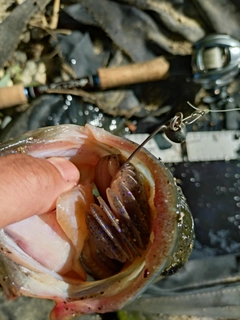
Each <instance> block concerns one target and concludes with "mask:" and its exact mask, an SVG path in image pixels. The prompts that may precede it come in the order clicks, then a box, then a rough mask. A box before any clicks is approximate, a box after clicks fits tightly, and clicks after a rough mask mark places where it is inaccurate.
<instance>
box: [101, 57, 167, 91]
mask: <svg viewBox="0 0 240 320" xmlns="http://www.w3.org/2000/svg"><path fill="white" fill-rule="evenodd" d="M169 67H170V64H169V62H168V61H167V60H166V59H165V58H163V57H159V58H156V59H153V60H150V61H147V62H141V63H135V64H132V65H131V64H130V65H125V66H121V67H112V68H101V69H99V70H98V77H99V80H100V88H101V89H103V90H104V89H109V88H114V87H119V86H123V85H130V84H135V83H141V82H149V81H156V80H161V79H164V78H166V77H167V75H168V72H169Z"/></svg>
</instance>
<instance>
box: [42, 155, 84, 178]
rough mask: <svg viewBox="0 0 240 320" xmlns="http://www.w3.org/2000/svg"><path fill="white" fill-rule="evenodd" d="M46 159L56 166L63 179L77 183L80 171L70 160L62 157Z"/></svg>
mask: <svg viewBox="0 0 240 320" xmlns="http://www.w3.org/2000/svg"><path fill="white" fill-rule="evenodd" d="M47 160H48V161H49V162H51V163H52V164H53V165H54V167H55V168H57V170H58V171H59V172H60V174H61V176H62V177H63V179H64V180H65V181H67V182H74V183H76V184H77V183H78V181H79V178H80V172H79V170H78V168H77V167H76V166H75V165H74V164H73V163H72V162H70V161H68V160H66V159H64V158H49V159H47Z"/></svg>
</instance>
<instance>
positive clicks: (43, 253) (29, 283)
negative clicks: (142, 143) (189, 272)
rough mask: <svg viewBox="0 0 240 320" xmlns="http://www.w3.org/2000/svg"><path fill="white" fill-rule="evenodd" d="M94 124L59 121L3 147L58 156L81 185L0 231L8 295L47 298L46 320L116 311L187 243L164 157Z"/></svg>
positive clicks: (188, 221) (186, 220)
mask: <svg viewBox="0 0 240 320" xmlns="http://www.w3.org/2000/svg"><path fill="white" fill-rule="evenodd" d="M136 148H137V145H136V144H135V143H133V142H131V141H129V140H126V139H124V138H120V137H117V136H114V135H112V134H110V133H108V132H106V131H105V130H103V129H99V128H96V127H94V126H91V125H88V124H87V125H85V126H84V127H79V126H76V125H59V126H55V127H46V128H41V129H37V130H34V131H31V132H28V133H26V134H24V135H22V136H21V137H19V138H16V139H13V140H11V141H9V142H7V143H4V144H1V145H0V155H1V156H6V155H9V154H14V153H24V154H27V155H30V156H33V157H39V158H49V157H53V156H54V157H65V158H67V159H69V160H70V161H72V162H73V163H74V164H75V165H76V166H77V167H78V169H79V171H80V183H79V185H78V186H77V187H75V188H74V189H72V190H70V191H68V192H66V193H64V194H62V195H61V196H60V197H59V198H58V200H57V205H56V210H55V211H54V212H49V213H45V214H43V215H40V216H33V217H31V218H28V219H25V220H23V221H20V222H17V223H14V224H12V225H10V226H7V227H6V228H4V229H2V230H0V283H1V284H2V287H3V289H4V292H5V294H6V296H7V298H9V299H11V298H16V297H18V296H21V295H26V296H31V297H38V298H44V299H52V300H54V301H56V305H55V307H54V309H53V310H52V312H51V314H50V319H51V320H54V319H56V320H63V319H68V318H70V317H72V316H76V315H81V314H88V313H105V312H111V311H114V310H118V309H120V308H122V307H123V306H124V305H125V304H126V303H128V302H130V301H132V300H133V299H135V298H136V297H137V296H139V295H140V294H141V293H142V292H143V291H144V290H145V289H146V288H147V287H148V286H149V285H150V284H151V283H152V282H153V281H154V280H156V279H159V277H163V276H165V275H169V274H172V273H174V272H176V271H177V270H178V269H179V268H180V267H181V266H182V265H183V264H184V263H185V262H186V261H187V259H188V256H189V254H190V252H191V249H192V244H193V221H192V217H191V214H190V211H189V208H188V206H187V204H186V201H185V198H184V196H183V194H182V192H181V190H180V188H179V187H178V186H177V185H176V182H175V180H174V178H173V177H172V175H171V173H170V171H169V170H168V169H167V168H166V167H165V165H164V164H163V163H162V162H161V160H159V159H156V158H155V157H153V156H152V155H151V154H150V153H149V152H148V151H147V150H146V149H144V148H141V150H139V151H138V152H137V153H136V154H135V155H134V156H133V157H132V158H131V159H130V160H128V158H129V156H130V155H131V154H132V153H133V151H134V150H135V149H136Z"/></svg>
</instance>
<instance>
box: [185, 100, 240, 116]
mask: <svg viewBox="0 0 240 320" xmlns="http://www.w3.org/2000/svg"><path fill="white" fill-rule="evenodd" d="M187 104H188V105H189V106H190V107H191V108H193V109H195V110H197V111H203V112H205V113H209V112H230V111H240V108H233V109H220V110H211V109H204V110H201V109H200V108H197V107H195V106H194V105H192V104H191V103H190V102H189V101H187Z"/></svg>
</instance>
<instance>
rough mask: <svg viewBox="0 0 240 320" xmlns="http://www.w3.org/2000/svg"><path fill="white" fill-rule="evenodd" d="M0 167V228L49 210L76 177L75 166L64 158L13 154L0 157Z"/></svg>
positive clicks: (72, 185) (76, 170) (73, 183)
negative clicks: (46, 158) (40, 157)
mask: <svg viewBox="0 0 240 320" xmlns="http://www.w3.org/2000/svg"><path fill="white" fill-rule="evenodd" d="M0 168H1V169H0V202H1V206H0V228H3V227H4V226H6V225H8V224H11V223H14V222H17V221H19V220H22V219H25V218H27V217H30V216H32V215H34V214H41V213H45V212H49V211H51V210H53V209H54V208H55V205H56V200H57V197H58V196H59V195H60V194H61V193H63V192H65V191H67V190H70V189H71V188H73V187H74V186H75V185H76V184H77V183H78V180H79V177H80V173H79V171H78V169H77V168H76V167H75V165H73V164H72V163H71V162H70V161H68V160H66V159H64V158H50V159H48V160H44V159H38V158H34V157H32V156H28V155H22V154H13V155H8V156H6V157H2V158H1V157H0Z"/></svg>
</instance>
